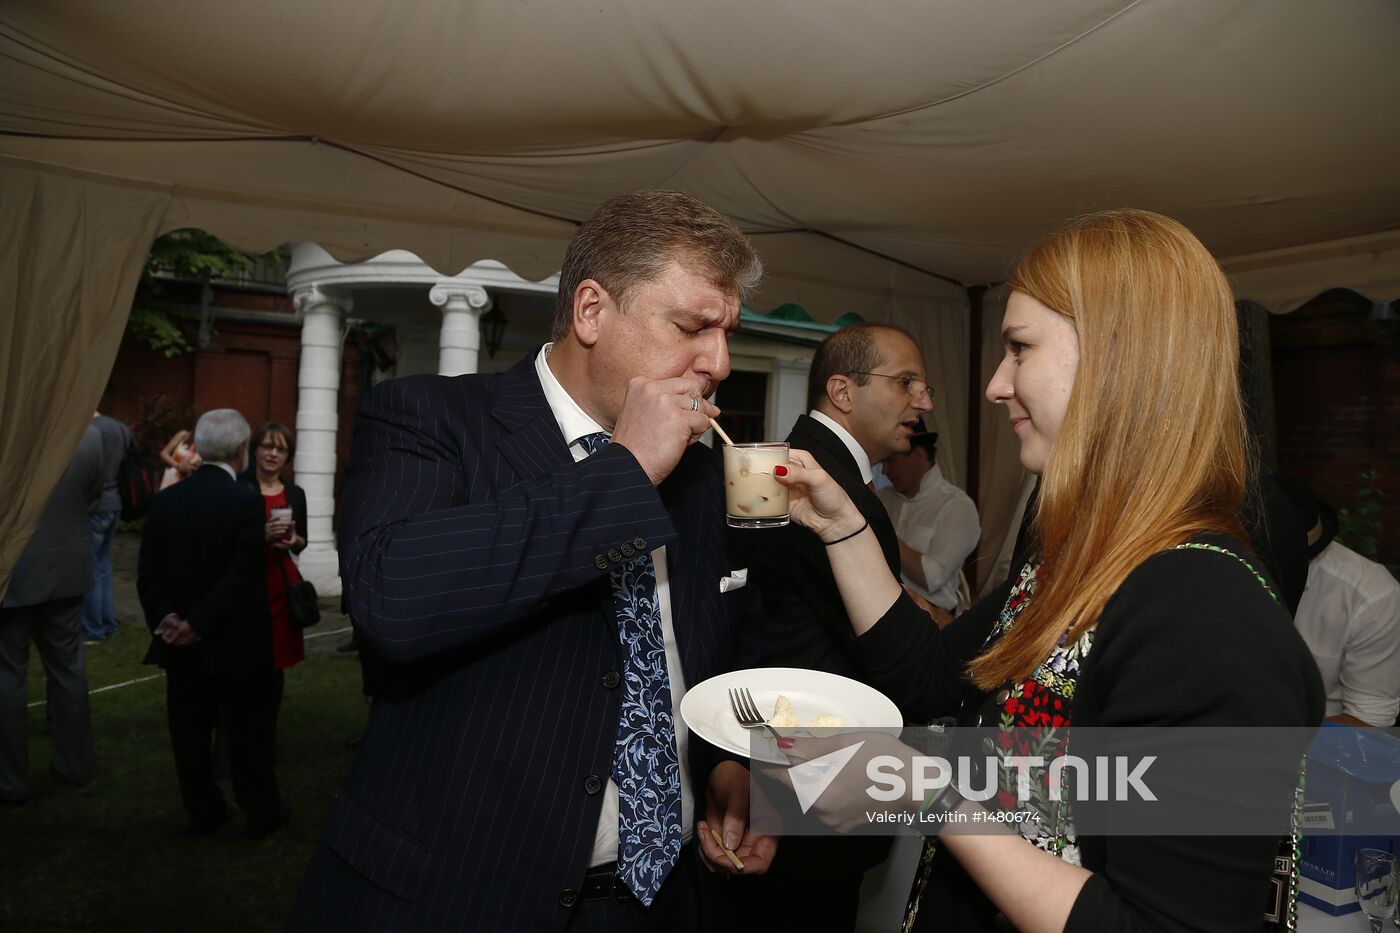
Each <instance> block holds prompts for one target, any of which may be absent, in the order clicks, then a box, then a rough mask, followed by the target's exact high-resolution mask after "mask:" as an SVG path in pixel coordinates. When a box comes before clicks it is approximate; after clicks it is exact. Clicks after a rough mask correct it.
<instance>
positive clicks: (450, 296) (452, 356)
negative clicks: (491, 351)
mask: <svg viewBox="0 0 1400 933" xmlns="http://www.w3.org/2000/svg"><path fill="white" fill-rule="evenodd" d="M428 300H429V301H431V302H432V303H433V304H435V305H437V306H438V307H439V308H441V309H442V330H441V331H440V332H439V335H438V375H439V376H461V375H464V374H466V373H474V372H476V361H477V354H478V352H479V350H480V348H481V315H482V312H484V311H486V309H488V308H490V307H491V296H490V295H489V294H487V292H486V289H484V288H482V287H481V286H479V285H463V284H460V283H457V282H439V283H438V284H436V285H434V286H433V287H432V288H431V289H430V290H429V291H428Z"/></svg>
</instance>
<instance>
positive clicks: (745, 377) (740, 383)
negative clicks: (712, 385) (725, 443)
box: [715, 371, 775, 444]
mask: <svg viewBox="0 0 1400 933" xmlns="http://www.w3.org/2000/svg"><path fill="white" fill-rule="evenodd" d="M715 404H716V405H718V406H719V410H720V416H719V419H718V420H719V425H720V427H722V428H724V430H725V431H726V432H728V434H729V436H730V437H731V438H732V439H733V440H734V443H736V444H749V443H753V442H755V441H771V440H774V439H775V438H771V437H767V436H766V431H767V429H766V425H765V421H766V419H767V411H768V374H767V373H755V372H742V371H735V372H731V373H730V374H729V378H728V379H726V380H724V382H721V383H720V385H719V390H718V391H717V392H716V393H715Z"/></svg>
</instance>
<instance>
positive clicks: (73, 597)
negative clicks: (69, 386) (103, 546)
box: [0, 425, 102, 805]
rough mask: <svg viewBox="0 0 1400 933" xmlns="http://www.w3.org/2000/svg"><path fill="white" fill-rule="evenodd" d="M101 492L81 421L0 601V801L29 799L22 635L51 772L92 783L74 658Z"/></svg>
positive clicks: (86, 719) (95, 438)
mask: <svg viewBox="0 0 1400 933" xmlns="http://www.w3.org/2000/svg"><path fill="white" fill-rule="evenodd" d="M101 495H102V436H101V435H100V434H99V433H98V429H97V428H96V427H94V426H92V425H88V428H87V430H86V431H85V432H84V433H83V439H82V441H81V442H80V443H79V444H78V450H77V452H76V453H74V455H73V458H72V460H70V461H69V462H68V467H67V469H65V470H64V472H63V476H62V477H60V478H59V481H58V485H57V486H55V487H54V490H53V492H52V493H51V494H50V495H49V501H48V503H47V504H46V505H45V506H44V513H43V515H42V516H40V518H39V526H38V528H36V529H35V531H34V537H32V538H30V539H29V544H28V545H26V546H25V549H24V552H23V553H21V554H20V557H19V561H18V562H17V563H16V564H15V570H14V575H13V577H12V578H11V580H10V589H9V591H8V592H7V593H6V594H5V598H4V601H3V602H0V804H11V805H14V804H22V803H24V802H25V800H26V799H27V798H28V796H29V739H28V735H27V732H28V728H27V726H28V720H29V710H28V707H27V705H26V703H25V700H26V698H27V689H28V679H29V676H28V675H29V639H30V638H31V637H32V638H33V639H34V644H35V646H36V647H37V648H38V649H39V657H40V659H41V660H42V661H43V664H44V671H45V673H46V674H47V675H48V704H49V715H50V718H51V719H52V721H53V760H52V762H51V764H50V765H49V768H50V770H51V771H52V772H53V774H54V776H55V777H56V778H57V779H58V780H60V781H62V782H64V783H68V784H79V785H81V784H86V783H87V782H88V781H90V780H92V769H93V761H92V714H91V710H90V708H89V706H88V686H87V670H86V666H85V662H84V657H83V628H82V613H83V597H84V594H86V593H87V591H88V590H89V589H91V588H92V547H91V544H90V542H89V537H90V534H91V532H90V529H89V525H88V518H89V515H90V514H91V513H92V511H93V510H94V509H96V508H97V507H98V503H99V499H100V497H101Z"/></svg>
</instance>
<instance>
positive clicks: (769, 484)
mask: <svg viewBox="0 0 1400 933" xmlns="http://www.w3.org/2000/svg"><path fill="white" fill-rule="evenodd" d="M787 462H788V445H787V443H786V442H785V441H764V442H762V443H757V444H734V445H732V446H729V445H726V446H725V448H724V511H725V513H726V514H727V515H728V517H729V525H730V527H731V528H780V527H782V526H783V525H786V524H787V523H788V491H787V487H786V486H784V485H783V484H782V483H779V482H778V481H777V479H775V478H774V477H773V467H775V466H778V465H779V464H786V463H787Z"/></svg>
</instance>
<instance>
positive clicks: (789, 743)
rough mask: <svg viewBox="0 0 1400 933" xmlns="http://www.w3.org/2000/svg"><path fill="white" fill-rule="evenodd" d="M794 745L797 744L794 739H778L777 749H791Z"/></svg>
mask: <svg viewBox="0 0 1400 933" xmlns="http://www.w3.org/2000/svg"><path fill="white" fill-rule="evenodd" d="M796 744H797V740H796V739H779V740H778V747H779V748H792V747H793V746H795V745H796Z"/></svg>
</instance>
